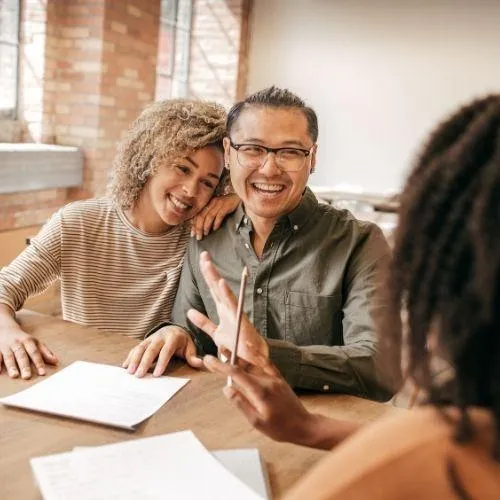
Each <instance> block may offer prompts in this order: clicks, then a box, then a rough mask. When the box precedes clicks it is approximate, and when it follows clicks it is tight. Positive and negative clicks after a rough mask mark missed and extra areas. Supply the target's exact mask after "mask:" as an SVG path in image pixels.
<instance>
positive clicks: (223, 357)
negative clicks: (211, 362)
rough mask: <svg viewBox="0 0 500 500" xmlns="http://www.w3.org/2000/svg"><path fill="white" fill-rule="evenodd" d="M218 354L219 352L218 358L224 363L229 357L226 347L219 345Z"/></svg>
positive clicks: (229, 352) (229, 353)
mask: <svg viewBox="0 0 500 500" xmlns="http://www.w3.org/2000/svg"><path fill="white" fill-rule="evenodd" d="M219 354H220V358H219V359H220V360H221V361H222V362H223V363H226V362H227V361H229V360H230V359H231V351H230V350H229V349H228V348H227V347H220V348H219Z"/></svg>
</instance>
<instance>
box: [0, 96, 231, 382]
mask: <svg viewBox="0 0 500 500" xmlns="http://www.w3.org/2000/svg"><path fill="white" fill-rule="evenodd" d="M225 120H226V112H225V111H224V109H223V108H222V107H221V106H219V105H217V104H215V103H209V102H202V101H194V100H185V99H178V100H168V101H160V102H156V103H154V104H152V105H150V106H149V107H147V108H146V109H145V110H144V111H143V112H142V113H141V114H140V116H139V117H138V118H137V119H136V121H135V122H134V123H133V124H132V126H131V127H130V129H129V130H128V132H127V134H126V136H125V137H124V139H123V140H122V141H121V143H120V144H119V146H118V151H117V154H116V157H115V161H114V165H113V170H112V177H111V182H110V186H109V196H107V197H104V198H95V199H89V200H84V201H76V202H74V203H70V204H68V205H66V206H65V207H63V208H62V209H60V210H59V211H58V212H57V213H55V214H54V215H53V216H52V217H51V218H50V220H49V221H48V222H47V224H46V225H45V226H44V227H43V228H42V230H41V231H40V233H39V234H38V235H37V236H36V237H35V238H33V239H32V241H31V244H30V245H29V246H28V247H27V248H26V250H24V252H22V253H21V254H20V255H19V256H18V257H17V258H16V259H15V260H14V261H13V262H12V263H11V264H10V265H9V266H7V267H5V268H3V269H2V270H1V271H0V370H1V369H2V365H5V368H6V371H7V372H8V374H9V375H10V376H11V377H18V376H19V375H20V376H21V377H22V378H30V377H31V373H32V367H31V365H34V366H35V371H36V372H37V373H38V374H39V375H44V374H45V363H50V364H53V363H55V362H56V358H55V356H54V354H53V353H52V352H51V351H50V350H49V349H48V347H47V346H46V345H45V344H44V343H43V342H41V341H39V340H38V339H36V338H34V337H33V336H31V335H28V334H27V333H26V332H24V331H23V330H22V329H21V328H20V326H19V324H18V323H17V322H16V319H15V311H17V310H19V309H20V308H21V307H22V306H23V304H24V302H25V300H26V299H27V298H28V297H30V296H31V295H35V294H37V293H41V292H42V291H43V290H45V289H46V288H47V287H48V286H49V285H50V284H52V283H53V282H54V281H56V280H57V279H60V280H61V296H62V308H63V317H64V319H67V320H70V321H74V322H76V323H80V324H83V325H87V326H92V327H96V328H101V329H103V330H106V331H111V332H116V333H120V334H123V335H128V336H133V337H135V338H142V337H143V336H144V335H145V333H146V332H147V331H148V330H149V329H150V328H151V327H152V326H154V325H156V324H157V323H159V322H162V321H165V320H168V319H169V318H170V312H171V309H172V305H173V301H174V298H175V293H176V290H177V286H178V282H179V276H180V271H181V265H182V259H183V256H184V252H185V249H186V246H187V243H188V240H189V236H190V233H191V232H194V233H196V234H197V235H198V236H201V235H200V234H199V233H200V231H205V232H208V230H209V228H210V227H211V226H212V225H213V226H214V228H217V227H218V226H219V225H220V223H221V222H222V219H223V217H224V216H225V215H226V214H227V213H229V212H232V211H233V210H234V209H235V208H236V206H237V204H238V201H239V200H238V198H237V197H236V196H235V195H228V196H224V197H219V198H214V199H213V200H212V201H210V200H211V198H212V196H213V195H214V193H215V192H216V191H222V188H223V187H224V185H225V180H224V177H225V175H224V172H225V170H224V166H223V165H224V163H223V149H222V139H223V137H224V136H225ZM209 203H211V205H207V204H209ZM205 206H207V208H205V209H204V207H205ZM203 209H204V211H203V212H202V210H203ZM200 212H201V215H200V216H199V220H198V222H197V223H196V225H195V226H191V219H192V218H193V217H195V216H197V214H200Z"/></svg>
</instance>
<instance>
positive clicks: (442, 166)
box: [203, 95, 500, 500]
mask: <svg viewBox="0 0 500 500" xmlns="http://www.w3.org/2000/svg"><path fill="white" fill-rule="evenodd" d="M499 221H500V95H490V96H488V97H486V98H484V99H481V100H477V101H474V102H472V103H471V104H469V105H467V106H465V107H463V108H462V109H460V110H459V111H458V112H456V113H455V114H454V115H453V116H452V117H451V118H449V119H448V120H447V121H445V122H444V123H442V124H441V125H439V127H438V128H437V130H436V131H435V132H434V133H433V134H432V135H431V137H430V139H429V142H428V144H427V145H426V147H425V148H424V150H423V153H422V155H421V156H420V158H419V160H418V162H417V165H416V166H415V168H414V170H413V171H412V173H411V174H410V176H409V178H408V180H407V182H406V186H405V188H404V191H403V194H402V197H401V209H400V219H399V225H398V229H397V232H396V239H395V248H394V259H393V263H392V271H391V275H390V277H389V286H388V287H387V288H384V292H386V291H388V292H389V294H390V299H391V300H390V301H389V302H390V304H391V305H390V307H389V309H390V310H388V311H387V315H386V320H385V321H384V322H383V323H382V324H381V325H379V326H380V328H379V331H380V332H381V333H382V335H381V337H384V340H385V342H384V343H385V344H386V346H388V347H389V348H390V347H391V346H394V345H396V346H397V345H399V340H398V339H397V338H396V339H393V338H391V332H395V333H396V335H397V334H398V332H399V331H400V330H399V324H394V321H392V320H391V319H390V318H394V317H397V316H398V313H399V312H400V311H401V310H402V311H404V313H405V317H407V338H408V348H409V375H410V376H411V377H412V379H413V380H414V381H415V382H416V384H417V385H418V386H419V387H420V388H421V389H423V390H424V392H425V394H426V395H427V400H428V404H425V405H422V406H421V407H419V408H417V409H414V410H411V411H406V410H401V411H400V412H398V413H397V414H396V415H395V416H391V417H389V418H386V419H381V420H380V421H378V422H376V423H374V424H371V425H368V426H365V427H363V428H362V429H360V428H359V426H358V425H357V424H355V423H353V422H342V421H338V420H332V419H329V418H327V417H324V416H322V415H318V414H311V413H309V412H308V411H307V410H306V408H305V407H304V406H303V405H302V404H301V402H300V401H299V400H298V398H297V397H296V396H295V394H294V393H293V392H292V390H291V389H290V387H289V386H288V385H287V384H286V382H285V381H284V380H283V378H282V377H281V376H280V374H279V373H278V372H277V370H276V368H275V367H274V366H273V365H272V364H271V363H270V362H269V360H267V359H264V358H263V357H262V356H261V357H259V358H258V359H254V360H253V365H252V366H251V367H250V368H248V367H247V369H246V370H243V369H242V368H238V367H231V366H228V365H224V364H221V363H220V362H219V361H218V360H216V359H215V358H213V357H208V356H207V357H206V358H205V364H206V366H207V367H208V368H209V369H210V370H212V371H215V372H218V373H221V374H223V375H226V376H227V375H231V376H232V379H233V382H234V384H236V387H235V386H234V384H233V387H228V388H225V389H224V392H225V394H226V396H227V397H228V398H229V399H230V400H231V401H232V402H233V403H235V404H236V405H237V406H238V407H239V408H240V409H241V410H242V411H243V412H244V414H245V415H246V416H247V418H248V419H249V421H250V422H251V423H252V425H254V426H255V427H256V428H257V429H259V430H261V431H262V432H264V433H266V434H267V435H268V436H270V437H272V438H274V439H276V440H280V441H290V442H293V443H297V444H301V445H305V446H311V447H316V448H323V449H331V448H332V447H334V446H336V445H339V446H338V447H337V448H336V449H335V450H334V451H333V452H332V453H331V454H330V455H329V457H328V458H325V459H324V460H323V461H322V462H320V463H319V464H318V466H317V467H315V468H314V469H313V470H312V471H311V472H310V473H309V474H308V475H307V476H306V477H304V478H303V479H302V480H301V481H300V482H299V483H297V485H295V486H294V487H293V488H292V490H291V491H290V492H289V494H288V495H286V498H290V499H304V498H311V499H324V498H331V499H337V498H339V499H340V498H342V499H365V498H369V499H371V500H374V499H380V500H382V499H383V500H390V499H396V498H404V499H421V498H433V499H434V498H436V499H440V500H443V499H457V498H458V499H476V498H477V499H498V498H500V309H499V306H500V231H499V229H498V223H499ZM203 265H204V267H205V275H206V279H207V280H214V283H213V286H215V287H219V293H218V295H219V308H221V311H225V314H220V315H219V316H220V317H226V319H227V318H232V317H233V316H234V308H235V304H234V297H230V295H229V291H228V289H227V287H225V286H224V284H223V283H220V282H217V279H218V276H217V274H216V272H215V269H214V268H213V266H211V264H210V263H209V262H208V263H205V264H203ZM394 314H395V315H396V316H395V315H394ZM230 322H231V321H230V320H229V323H230ZM246 326H247V327H248V324H247V325H246ZM221 328H224V325H222V324H221V325H219V330H220V329H221ZM207 333H208V332H207ZM247 337H248V335H247ZM255 338H257V337H255ZM433 356H439V357H442V358H444V359H446V361H447V362H448V364H449V365H450V367H451V368H452V371H453V376H452V379H451V381H448V383H447V384H446V386H442V385H439V384H438V383H437V381H436V379H435V378H433V377H432V372H431V368H430V361H431V358H432V357H433ZM341 442H342V444H339V443H341Z"/></svg>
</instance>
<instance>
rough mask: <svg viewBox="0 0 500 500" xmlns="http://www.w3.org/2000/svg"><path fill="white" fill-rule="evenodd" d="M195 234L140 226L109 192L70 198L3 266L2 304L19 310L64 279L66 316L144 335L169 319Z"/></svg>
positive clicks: (179, 228) (181, 228)
mask: <svg viewBox="0 0 500 500" xmlns="http://www.w3.org/2000/svg"><path fill="white" fill-rule="evenodd" d="M189 232H190V228H189V225H188V224H181V225H179V226H177V227H174V228H173V229H171V230H170V231H169V232H168V233H166V234H163V235H159V236H156V235H150V234H146V233H144V232H141V231H139V230H138V229H136V228H135V227H134V226H132V224H131V223H130V222H129V221H128V219H127V218H126V217H125V215H124V214H123V212H122V211H121V210H120V209H118V208H117V207H116V206H115V205H114V204H113V202H112V201H111V200H109V199H107V198H101V199H91V200H85V201H77V202H74V203H70V204H69V205H66V206H65V207H63V208H62V209H61V210H59V211H58V212H57V213H55V214H54V215H53V216H52V217H51V219H50V220H49V221H48V222H47V224H46V225H45V226H44V227H43V228H42V229H41V231H40V233H39V234H38V235H37V236H36V237H35V238H33V239H32V241H31V244H30V245H29V246H28V247H27V248H26V250H24V252H23V253H21V255H19V256H18V257H17V258H16V259H15V260H14V261H13V262H12V263H11V264H10V265H9V266H7V267H4V268H3V269H2V270H1V271H0V303H3V304H7V305H9V306H10V307H11V308H12V309H13V310H14V311H17V310H18V309H20V308H21V307H22V305H23V303H24V301H25V300H26V299H27V298H28V297H29V296H31V295H35V294H38V293H41V292H43V291H44V290H45V289H46V288H47V287H48V286H49V285H51V284H52V283H53V282H54V281H55V280H57V279H60V280H61V295H62V308H63V317H64V319H67V320H69V321H74V322H76V323H80V324H82V325H88V326H92V327H96V328H101V329H104V330H107V331H112V332H116V333H120V334H123V335H128V336H131V337H136V338H142V337H143V336H144V334H145V333H146V332H147V331H148V330H149V329H150V328H151V327H153V326H155V325H157V324H158V323H160V322H163V321H167V320H169V319H170V312H171V310H172V305H173V302H174V299H175V293H176V290H177V286H178V283H179V276H180V271H181V267H182V260H183V257H184V252H185V250H186V246H187V243H188V239H189Z"/></svg>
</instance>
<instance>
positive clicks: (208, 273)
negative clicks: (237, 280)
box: [187, 252, 269, 362]
mask: <svg viewBox="0 0 500 500" xmlns="http://www.w3.org/2000/svg"><path fill="white" fill-rule="evenodd" d="M200 270H201V272H202V274H203V278H204V279H205V282H206V283H207V285H208V288H209V290H210V294H211V295H212V298H213V300H214V302H215V305H216V307H217V315H218V316H219V325H215V323H213V322H212V321H211V320H210V319H208V318H207V317H206V316H205V315H204V314H202V313H200V312H199V311H196V310H194V309H190V310H189V311H188V313H187V316H188V318H189V319H190V320H191V321H192V322H193V323H194V324H195V325H196V326H197V327H198V328H200V329H201V330H203V331H204V332H205V333H207V334H208V335H210V336H211V337H212V339H213V341H214V342H215V344H216V345H217V347H218V348H219V350H221V351H223V352H227V351H229V352H231V351H232V349H233V347H234V337H235V333H236V310H237V307H238V301H237V299H236V297H235V296H234V294H233V292H232V291H231V289H230V288H229V286H228V285H227V283H226V282H225V280H223V279H222V278H221V277H220V274H219V273H218V272H217V270H216V269H215V266H214V265H213V263H212V261H211V260H210V256H209V255H208V253H207V252H202V253H201V255H200ZM249 345H251V346H252V349H249ZM255 353H258V354H259V355H263V356H264V357H268V356H269V346H268V345H267V342H266V341H265V339H264V338H263V337H262V335H260V333H259V332H258V331H257V330H256V328H255V327H254V326H253V325H252V323H250V321H249V319H248V317H247V316H246V314H243V315H242V318H241V327H240V337H239V345H238V352H237V355H238V357H240V358H242V359H244V360H245V361H248V362H252V360H253V358H254V354H255Z"/></svg>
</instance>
